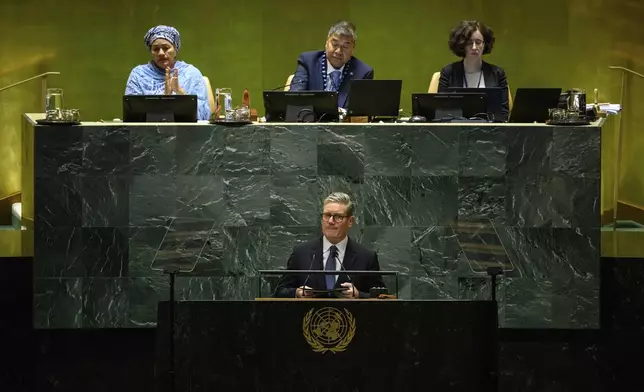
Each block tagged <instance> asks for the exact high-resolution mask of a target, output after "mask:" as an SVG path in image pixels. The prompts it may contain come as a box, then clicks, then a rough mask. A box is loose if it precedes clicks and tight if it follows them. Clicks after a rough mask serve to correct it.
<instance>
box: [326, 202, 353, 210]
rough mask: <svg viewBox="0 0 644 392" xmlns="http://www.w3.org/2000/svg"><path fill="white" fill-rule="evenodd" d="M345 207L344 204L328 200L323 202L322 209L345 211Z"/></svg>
mask: <svg viewBox="0 0 644 392" xmlns="http://www.w3.org/2000/svg"><path fill="white" fill-rule="evenodd" d="M347 207H348V206H347V205H346V204H342V203H335V202H328V203H326V204H324V208H323V210H324V211H330V210H333V211H346V209H347Z"/></svg>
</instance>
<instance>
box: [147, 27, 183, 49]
mask: <svg viewBox="0 0 644 392" xmlns="http://www.w3.org/2000/svg"><path fill="white" fill-rule="evenodd" d="M159 38H163V39H165V40H168V41H170V43H171V44H172V46H174V49H175V50H176V51H177V52H178V51H179V47H180V46H181V37H180V36H179V32H178V31H177V29H175V28H174V27H170V26H164V25H160V26H156V27H153V28H151V29H150V30H148V32H147V33H146V34H145V38H144V40H145V44H146V45H147V47H148V50H149V49H152V42H154V41H155V40H157V39H159Z"/></svg>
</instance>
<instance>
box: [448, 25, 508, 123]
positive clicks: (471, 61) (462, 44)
mask: <svg viewBox="0 0 644 392" xmlns="http://www.w3.org/2000/svg"><path fill="white" fill-rule="evenodd" d="M493 46H494V32H493V31H492V29H490V28H489V27H487V26H485V25H484V24H483V23H482V22H479V21H476V20H464V21H462V22H461V23H459V24H458V26H456V27H455V28H454V29H452V32H451V33H450V36H449V48H450V49H451V51H452V53H454V54H455V55H456V56H458V57H460V58H461V59H462V60H461V61H457V62H454V63H451V64H449V65H446V66H445V67H443V69H442V70H441V76H440V81H439V82H438V87H439V91H440V88H445V87H467V88H485V87H500V88H501V95H502V98H501V106H502V107H501V114H502V117H503V118H501V119H500V120H507V119H508V114H509V102H508V81H507V78H506V76H505V71H504V70H503V69H502V68H501V67H498V66H496V65H493V64H490V63H486V62H485V61H483V59H482V57H483V55H484V54H489V53H492V48H493Z"/></svg>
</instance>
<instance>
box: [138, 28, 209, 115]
mask: <svg viewBox="0 0 644 392" xmlns="http://www.w3.org/2000/svg"><path fill="white" fill-rule="evenodd" d="M144 40H145V44H146V45H147V47H148V50H150V53H151V54H152V60H151V61H150V62H149V63H147V64H143V65H138V66H136V67H135V68H134V69H133V70H132V72H131V73H130V77H129V78H128V80H127V85H126V86H125V95H160V94H168V95H169V94H189V95H196V96H197V98H198V103H197V111H198V116H197V117H198V119H199V120H208V119H210V104H209V103H208V91H207V90H206V84H205V83H204V80H203V75H202V74H201V72H199V70H198V69H197V68H196V67H195V66H193V65H190V64H187V63H185V62H183V61H177V53H179V48H180V47H181V37H180V36H179V32H178V31H177V29H175V28H174V27H170V26H157V27H153V28H151V29H150V30H149V31H148V32H147V33H146V34H145V38H144Z"/></svg>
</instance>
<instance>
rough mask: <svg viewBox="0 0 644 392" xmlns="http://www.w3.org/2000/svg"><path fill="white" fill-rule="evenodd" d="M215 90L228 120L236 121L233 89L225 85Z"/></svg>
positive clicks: (219, 104) (218, 101)
mask: <svg viewBox="0 0 644 392" xmlns="http://www.w3.org/2000/svg"><path fill="white" fill-rule="evenodd" d="M215 91H216V96H217V105H218V106H219V107H220V108H221V109H222V111H223V112H224V116H225V118H226V121H234V120H235V119H234V117H235V110H234V109H233V90H231V89H230V88H227V87H224V88H217V89H216V90H215Z"/></svg>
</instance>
